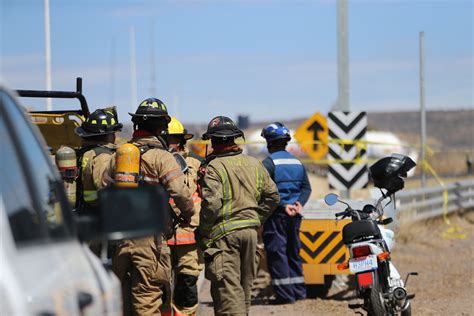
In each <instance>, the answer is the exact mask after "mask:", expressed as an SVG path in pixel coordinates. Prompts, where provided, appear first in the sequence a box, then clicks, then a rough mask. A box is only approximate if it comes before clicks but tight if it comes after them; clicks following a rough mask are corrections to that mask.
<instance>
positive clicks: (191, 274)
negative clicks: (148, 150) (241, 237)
mask: <svg viewBox="0 0 474 316" xmlns="http://www.w3.org/2000/svg"><path fill="white" fill-rule="evenodd" d="M193 136H194V135H193V134H190V133H188V132H187V130H186V129H185V128H184V126H183V124H181V122H180V121H179V120H178V119H176V118H175V117H171V121H170V123H169V124H168V135H167V140H168V144H169V147H170V151H171V152H172V153H173V154H175V155H177V154H179V155H181V156H182V157H183V158H184V159H185V161H186V166H187V168H186V170H185V172H184V175H185V178H186V185H187V186H188V188H189V190H190V192H191V193H192V197H193V202H194V211H195V213H194V216H193V217H192V219H191V225H190V226H188V227H185V226H183V225H179V226H178V228H177V229H176V231H175V232H174V234H173V236H172V237H171V239H169V240H168V242H167V243H168V245H169V246H170V249H171V265H172V269H173V271H174V282H173V283H174V291H173V297H169V298H168V302H169V304H166V305H167V306H165V308H163V309H162V314H163V315H164V314H165V313H169V314H171V309H173V315H195V313H196V309H197V305H198V292H197V284H196V283H197V279H198V276H199V273H200V272H201V270H202V264H200V260H199V256H198V250H197V244H196V240H195V237H194V231H195V230H196V228H197V227H198V225H199V210H200V208H201V198H200V197H199V195H198V191H197V178H198V171H199V166H200V165H201V162H202V159H201V158H200V157H199V156H197V155H194V154H193V153H192V152H190V151H189V149H188V148H186V142H187V141H188V140H189V139H191V138H193ZM174 207H175V206H174Z"/></svg>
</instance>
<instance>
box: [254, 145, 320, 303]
mask: <svg viewBox="0 0 474 316" xmlns="http://www.w3.org/2000/svg"><path fill="white" fill-rule="evenodd" d="M263 165H264V166H265V168H266V169H267V170H268V173H269V174H270V176H271V178H272V179H273V181H274V182H275V183H276V185H277V187H278V192H279V194H280V204H279V206H278V208H277V209H276V210H275V211H274V212H273V214H272V215H271V216H270V218H268V219H267V221H266V222H265V224H264V226H263V242H264V244H265V251H266V253H267V265H268V270H269V272H270V275H271V277H272V285H273V289H274V291H275V293H276V297H277V301H278V302H281V303H293V302H294V301H296V300H301V299H305V298H306V288H305V285H304V277H303V268H302V260H301V257H300V255H299V252H300V249H301V241H300V237H299V230H300V225H301V215H296V216H293V217H291V216H289V215H287V214H286V213H285V205H286V204H294V203H295V202H296V201H299V202H300V203H301V204H302V205H305V204H306V202H307V201H308V199H309V196H310V195H311V185H310V183H309V180H308V175H307V173H306V170H305V168H304V166H303V165H302V163H301V162H300V161H299V160H298V159H297V158H296V157H294V156H293V155H292V154H290V153H289V152H287V151H277V152H274V153H272V154H271V155H270V156H269V157H267V158H265V160H263Z"/></svg>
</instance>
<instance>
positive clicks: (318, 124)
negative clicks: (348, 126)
mask: <svg viewBox="0 0 474 316" xmlns="http://www.w3.org/2000/svg"><path fill="white" fill-rule="evenodd" d="M295 138H296V140H297V141H298V143H299V144H300V146H301V148H303V150H304V151H305V152H306V153H307V154H308V156H310V157H311V159H313V160H319V159H323V158H324V157H325V156H326V154H327V153H328V145H327V143H328V139H329V129H328V123H327V120H326V117H325V116H324V115H322V114H321V113H319V112H316V113H314V114H313V115H312V116H311V117H310V118H309V119H307V120H306V121H305V122H304V123H303V124H301V125H300V126H299V127H298V129H297V130H296V132H295ZM321 142H322V143H321Z"/></svg>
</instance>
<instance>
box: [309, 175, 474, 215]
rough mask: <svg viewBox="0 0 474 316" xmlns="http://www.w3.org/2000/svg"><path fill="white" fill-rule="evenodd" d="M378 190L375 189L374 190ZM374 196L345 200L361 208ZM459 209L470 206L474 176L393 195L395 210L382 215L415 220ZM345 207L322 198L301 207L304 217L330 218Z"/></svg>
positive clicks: (473, 206) (472, 203)
mask: <svg viewBox="0 0 474 316" xmlns="http://www.w3.org/2000/svg"><path fill="white" fill-rule="evenodd" d="M376 192H378V191H376ZM377 198H378V195H376V196H372V198H370V199H365V200H346V202H348V203H349V204H350V205H351V206H352V207H353V208H362V207H363V206H364V205H365V204H367V203H374V202H375V201H376V199H377ZM445 203H446V211H447V212H448V213H451V212H454V211H457V210H460V209H469V208H474V179H472V180H464V181H459V182H454V183H450V184H447V185H446V186H444V187H443V186H436V187H429V188H425V189H412V190H405V191H402V192H398V193H397V194H396V206H397V207H396V209H394V208H393V204H390V205H388V206H387V207H386V208H385V209H384V212H385V215H386V216H389V217H393V218H394V220H395V222H394V224H397V222H398V219H399V218H400V217H403V221H404V222H406V221H419V220H424V219H428V218H433V217H437V216H441V215H443V213H444V211H445ZM344 209H345V205H343V204H341V203H337V204H336V205H334V206H327V205H326V204H325V203H324V201H323V200H315V201H308V203H307V204H306V205H305V207H304V210H303V216H304V218H305V219H334V220H335V216H334V214H335V213H336V212H340V211H342V210H344Z"/></svg>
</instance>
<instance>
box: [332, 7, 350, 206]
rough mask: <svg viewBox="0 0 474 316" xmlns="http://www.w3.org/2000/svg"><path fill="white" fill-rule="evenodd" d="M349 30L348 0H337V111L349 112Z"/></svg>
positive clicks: (346, 194)
mask: <svg viewBox="0 0 474 316" xmlns="http://www.w3.org/2000/svg"><path fill="white" fill-rule="evenodd" d="M348 38H349V32H348V27H347V0H337V80H338V89H337V91H338V97H337V105H336V107H335V109H334V110H335V111H342V112H349V110H350V107H349V44H348ZM340 193H341V197H342V198H343V199H348V198H350V195H351V194H350V191H349V190H341V191H340Z"/></svg>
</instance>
